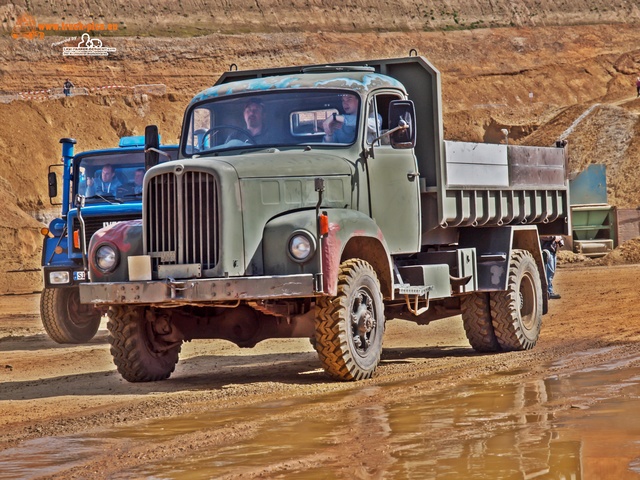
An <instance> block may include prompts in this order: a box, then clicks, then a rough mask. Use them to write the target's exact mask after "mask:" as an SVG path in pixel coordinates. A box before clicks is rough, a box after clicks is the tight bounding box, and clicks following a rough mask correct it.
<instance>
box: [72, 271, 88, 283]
mask: <svg viewBox="0 0 640 480" xmlns="http://www.w3.org/2000/svg"><path fill="white" fill-rule="evenodd" d="M73 279H74V280H75V281H84V280H86V279H87V278H86V275H85V274H84V272H73Z"/></svg>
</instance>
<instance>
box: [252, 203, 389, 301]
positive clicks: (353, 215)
mask: <svg viewBox="0 0 640 480" xmlns="http://www.w3.org/2000/svg"><path fill="white" fill-rule="evenodd" d="M323 211H325V212H326V213H327V216H328V218H329V233H328V234H327V235H326V236H325V237H323V238H321V239H318V237H317V219H316V212H315V210H302V211H297V212H293V213H289V214H286V215H282V216H279V217H277V218H274V219H272V220H270V221H269V222H268V223H267V225H266V226H265V229H264V235H263V243H262V255H263V262H264V263H263V264H264V274H265V275H293V274H301V273H311V274H317V273H320V272H322V274H323V277H322V290H323V292H324V293H327V294H329V295H336V293H337V291H338V274H339V270H340V264H341V263H342V262H343V261H345V260H348V259H349V258H360V259H362V260H365V261H367V262H368V263H370V264H371V266H372V267H373V268H374V270H375V271H376V273H377V274H378V279H379V280H380V286H381V288H382V292H383V295H384V296H385V297H387V298H391V297H392V296H393V282H392V276H391V272H392V268H391V259H390V255H389V249H388V248H387V244H386V242H385V239H384V237H383V235H382V232H381V231H380V228H378V225H377V224H376V223H375V222H374V221H373V219H371V218H370V217H368V216H366V215H365V214H363V213H361V212H358V211H356V210H348V209H327V210H323ZM296 231H306V232H308V233H309V234H310V236H313V238H314V239H315V241H316V251H315V253H314V255H313V256H311V257H310V258H309V260H308V261H307V262H304V263H299V262H296V261H294V260H293V259H292V258H291V256H290V255H289V253H288V241H289V239H290V238H291V235H292V234H293V233H294V232H296Z"/></svg>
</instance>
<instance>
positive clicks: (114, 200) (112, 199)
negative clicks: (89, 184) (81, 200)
mask: <svg viewBox="0 0 640 480" xmlns="http://www.w3.org/2000/svg"><path fill="white" fill-rule="evenodd" d="M96 198H101V199H102V200H104V201H105V202H107V203H110V204H111V205H120V204H121V203H123V202H122V200H118V199H117V198H116V197H114V196H113V195H109V197H104V196H102V195H97V194H96V195H93V196H92V197H85V200H95V199H96Z"/></svg>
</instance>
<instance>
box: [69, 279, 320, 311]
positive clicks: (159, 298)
mask: <svg viewBox="0 0 640 480" xmlns="http://www.w3.org/2000/svg"><path fill="white" fill-rule="evenodd" d="M316 293H317V292H316V290H315V277H314V275H312V274H303V275H278V276H270V277H228V278H206V279H190V280H171V279H167V280H157V281H139V282H112V283H84V284H81V285H80V301H81V302H82V303H91V304H95V305H118V304H121V305H122V304H141V305H142V304H166V305H188V304H194V303H215V302H228V301H236V300H238V301H239V300H266V299H276V298H304V297H312V296H314V295H316Z"/></svg>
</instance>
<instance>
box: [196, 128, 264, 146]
mask: <svg viewBox="0 0 640 480" xmlns="http://www.w3.org/2000/svg"><path fill="white" fill-rule="evenodd" d="M220 130H235V131H236V132H239V133H240V134H242V135H244V136H245V137H247V140H248V141H249V143H250V144H251V145H255V144H256V140H255V138H253V135H251V132H249V130H247V129H245V128H242V127H236V126H235V125H218V126H215V127H212V128H210V129H209V130H207V131H206V132H204V133H203V134H202V145H204V144H205V141H204V139H205V138H207V137H210V139H213V135H215V134H217V133H218V132H219V131H220ZM200 148H201V149H202V147H200ZM209 148H211V145H209Z"/></svg>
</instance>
